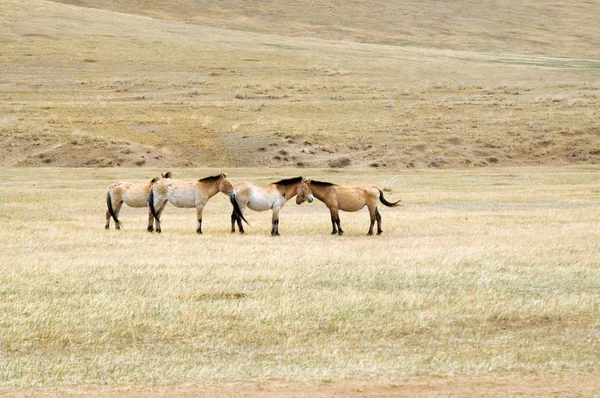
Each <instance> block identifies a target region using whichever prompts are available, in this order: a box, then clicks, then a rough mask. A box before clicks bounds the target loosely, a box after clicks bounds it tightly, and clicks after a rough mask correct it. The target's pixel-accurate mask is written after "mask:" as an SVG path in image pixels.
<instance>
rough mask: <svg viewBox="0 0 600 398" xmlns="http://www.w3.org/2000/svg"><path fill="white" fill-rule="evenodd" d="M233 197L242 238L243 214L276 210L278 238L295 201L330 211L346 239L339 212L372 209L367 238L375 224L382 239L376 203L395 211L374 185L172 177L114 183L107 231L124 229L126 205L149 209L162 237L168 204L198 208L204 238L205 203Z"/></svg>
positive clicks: (108, 194)
mask: <svg viewBox="0 0 600 398" xmlns="http://www.w3.org/2000/svg"><path fill="white" fill-rule="evenodd" d="M219 192H221V193H223V194H225V195H227V196H229V199H230V201H231V205H232V207H233V211H232V213H231V232H235V226H236V224H237V226H238V229H239V232H240V233H244V227H243V224H242V221H244V222H245V223H246V224H248V222H247V221H246V219H245V218H244V214H243V211H244V209H246V208H249V209H251V210H254V211H266V210H272V211H273V216H272V221H271V235H279V211H280V210H281V209H282V208H283V206H284V205H285V203H286V202H287V201H288V200H290V199H292V198H293V197H294V196H295V197H296V204H298V205H300V204H302V203H304V202H305V201H307V202H309V203H311V202H312V201H313V199H314V198H317V199H318V200H320V201H321V202H323V203H325V205H326V206H327V207H328V208H329V212H330V214H331V224H332V226H333V230H332V232H331V233H332V234H338V235H342V234H343V233H344V230H343V229H342V226H341V224H340V216H339V211H340V210H343V211H348V212H355V211H358V210H360V209H362V208H364V207H365V206H367V208H368V209H369V216H370V221H371V224H370V226H369V232H368V235H373V226H374V224H375V222H376V221H377V234H378V235H379V234H381V233H382V232H383V231H382V229H381V214H380V213H379V211H378V210H377V201H378V200H379V201H381V203H383V204H384V205H385V206H388V207H394V206H397V205H398V203H399V202H400V201H397V202H395V203H391V202H388V201H387V200H386V199H385V198H384V196H383V190H382V189H381V188H379V187H377V186H375V185H361V186H345V185H338V184H333V183H330V182H321V181H315V180H311V179H308V178H303V177H294V178H288V179H283V180H280V181H277V182H274V183H271V184H268V185H255V184H253V183H251V182H241V183H239V184H237V185H236V186H234V185H233V184H232V183H231V181H229V180H228V179H227V174H226V173H221V174H219V175H216V176H211V177H206V178H202V179H199V180H197V181H178V180H174V179H172V178H171V173H170V172H168V173H164V174H161V177H160V178H154V179H152V180H151V181H149V182H147V183H141V184H134V183H129V182H116V183H114V184H111V185H110V186H109V187H108V188H107V190H106V204H107V207H108V211H107V212H106V225H105V228H106V229H109V228H110V219H111V218H112V219H113V220H114V222H115V228H116V229H120V228H121V223H120V221H119V218H118V217H119V212H120V211H121V207H122V205H123V203H125V204H126V205H128V206H130V207H147V208H148V231H149V232H153V231H156V232H159V233H160V232H161V231H162V230H161V226H160V216H161V214H162V211H163V210H164V208H165V206H166V205H167V203H171V204H172V205H174V206H175V207H183V208H192V207H195V208H196V220H197V222H198V223H197V226H196V232H197V233H199V234H201V233H202V212H203V210H204V207H205V206H206V203H207V202H208V200H209V199H210V198H212V197H213V196H215V195H216V194H217V193H219Z"/></svg>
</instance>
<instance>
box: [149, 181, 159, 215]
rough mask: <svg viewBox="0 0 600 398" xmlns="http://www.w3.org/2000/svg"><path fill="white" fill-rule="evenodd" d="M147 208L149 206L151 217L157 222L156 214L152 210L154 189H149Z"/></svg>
mask: <svg viewBox="0 0 600 398" xmlns="http://www.w3.org/2000/svg"><path fill="white" fill-rule="evenodd" d="M148 206H150V212H151V213H152V217H154V218H155V219H156V220H157V221H160V220H159V219H158V214H156V209H155V208H154V189H152V188H150V192H149V193H148Z"/></svg>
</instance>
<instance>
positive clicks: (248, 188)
mask: <svg viewBox="0 0 600 398" xmlns="http://www.w3.org/2000/svg"><path fill="white" fill-rule="evenodd" d="M235 193H236V195H235V200H236V202H237V204H238V205H239V209H240V211H239V212H237V213H236V211H234V212H233V213H231V232H235V223H236V221H237V224H238V227H239V230H240V233H242V234H243V233H244V227H243V226H242V217H240V215H241V214H242V211H243V209H245V208H246V207H248V208H249V209H251V210H254V211H265V210H269V209H271V210H273V217H272V222H271V235H274V236H275V235H279V210H281V208H282V207H283V205H284V204H285V202H287V201H288V200H290V199H291V198H293V197H294V196H296V204H302V203H303V202H304V201H306V200H307V201H308V203H311V202H312V201H313V195H312V192H310V188H309V187H308V184H307V180H306V179H304V178H302V177H295V178H289V179H286V180H281V181H278V182H274V183H272V184H269V185H262V186H259V185H254V184H252V183H251V182H241V183H239V184H238V185H237V186H236V187H235ZM244 221H245V220H244Z"/></svg>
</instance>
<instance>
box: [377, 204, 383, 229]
mask: <svg viewBox="0 0 600 398" xmlns="http://www.w3.org/2000/svg"><path fill="white" fill-rule="evenodd" d="M375 219H376V220H377V235H381V233H382V232H383V230H382V229H381V214H379V210H377V207H375Z"/></svg>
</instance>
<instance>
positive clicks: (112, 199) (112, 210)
mask: <svg viewBox="0 0 600 398" xmlns="http://www.w3.org/2000/svg"><path fill="white" fill-rule="evenodd" d="M160 176H161V178H171V172H170V171H169V172H168V173H164V174H162V173H161V175H160ZM158 180H160V178H158V177H157V178H154V179H152V181H150V182H147V183H143V184H132V183H130V182H115V183H114V184H111V185H109V186H108V188H107V189H106V205H107V207H108V210H107V211H106V225H105V226H104V228H106V229H109V228H110V218H111V217H112V218H113V220H115V228H116V229H121V222H120V221H119V218H118V217H119V212H120V211H121V206H123V203H125V204H126V205H127V206H129V207H146V206H147V204H148V193H149V192H150V188H151V187H152V184H154V183H155V182H157V181H158ZM153 219H154V218H153V216H152V213H151V212H150V210H148V223H149V225H152V220H153Z"/></svg>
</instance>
